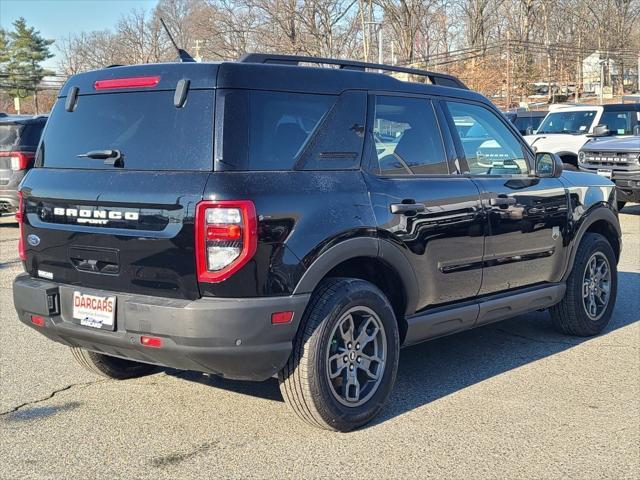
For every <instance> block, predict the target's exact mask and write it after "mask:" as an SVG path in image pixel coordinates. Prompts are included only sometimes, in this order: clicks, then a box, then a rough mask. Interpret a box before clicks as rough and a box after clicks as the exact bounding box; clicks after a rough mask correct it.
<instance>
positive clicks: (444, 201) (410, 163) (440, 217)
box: [366, 94, 484, 310]
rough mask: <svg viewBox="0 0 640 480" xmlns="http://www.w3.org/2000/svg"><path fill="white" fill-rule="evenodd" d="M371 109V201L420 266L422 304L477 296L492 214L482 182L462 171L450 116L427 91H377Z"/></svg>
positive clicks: (381, 224) (381, 222)
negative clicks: (486, 213) (446, 129)
mask: <svg viewBox="0 0 640 480" xmlns="http://www.w3.org/2000/svg"><path fill="white" fill-rule="evenodd" d="M369 112H371V113H370V118H369V128H368V132H367V135H368V138H369V140H368V142H367V143H368V145H369V147H368V151H369V156H370V159H371V164H370V168H369V170H370V172H369V173H368V174H366V180H367V183H368V185H369V191H370V192H371V203H372V205H373V208H374V213H375V217H376V221H377V224H378V229H379V232H380V235H381V236H382V239H383V240H384V241H389V242H391V243H393V244H394V245H396V246H398V247H399V248H400V249H401V251H402V252H403V253H404V255H405V256H406V257H407V259H408V260H409V262H410V264H411V265H412V266H413V268H414V271H415V274H416V277H417V279H418V289H419V301H418V305H417V309H418V310H420V309H423V308H425V307H427V306H431V305H437V304H442V303H447V302H452V301H456V300H461V299H465V298H472V297H474V296H475V295H476V294H477V293H478V290H479V289H480V284H481V280H482V255H483V244H484V238H483V233H484V232H483V226H484V218H483V216H482V208H481V205H480V195H479V191H478V188H477V187H476V185H475V184H474V183H473V182H472V181H471V180H470V179H469V178H465V177H463V176H462V175H458V174H457V172H456V167H455V164H454V162H453V154H454V152H453V145H452V144H451V143H450V137H448V135H442V133H441V124H442V122H443V120H444V119H443V118H440V119H439V118H438V117H439V112H438V111H437V110H436V109H434V105H433V103H432V101H431V100H430V99H429V98H425V97H404V96H395V95H394V96H390V95H385V94H381V95H377V96H372V97H371V100H370V108H369Z"/></svg>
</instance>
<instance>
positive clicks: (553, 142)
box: [524, 104, 640, 170]
mask: <svg viewBox="0 0 640 480" xmlns="http://www.w3.org/2000/svg"><path fill="white" fill-rule="evenodd" d="M636 125H640V104H610V105H557V106H552V107H551V108H550V110H549V113H548V114H547V116H546V117H545V118H544V120H543V121H542V123H541V124H540V127H538V130H537V131H536V132H535V133H534V134H532V135H526V136H525V137H524V138H525V139H526V140H527V142H529V145H531V146H532V147H535V148H536V149H537V150H538V151H543V152H551V153H555V154H557V155H559V156H560V158H561V159H562V162H563V163H564V164H565V165H564V167H565V169H566V170H578V151H579V150H580V148H582V146H583V145H584V144H585V143H587V141H589V139H590V136H594V135H597V136H608V135H633V129H634V127H635V126H636ZM596 127H599V128H597V129H596Z"/></svg>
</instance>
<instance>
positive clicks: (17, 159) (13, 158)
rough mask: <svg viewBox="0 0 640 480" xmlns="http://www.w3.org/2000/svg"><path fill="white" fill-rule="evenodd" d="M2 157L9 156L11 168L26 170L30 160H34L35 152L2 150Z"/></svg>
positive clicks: (0, 155) (0, 154)
mask: <svg viewBox="0 0 640 480" xmlns="http://www.w3.org/2000/svg"><path fill="white" fill-rule="evenodd" d="M0 157H4V158H7V157H8V158H9V162H10V167H11V170H15V171H17V170H26V169H27V167H28V166H29V161H30V160H33V157H34V154H33V153H23V152H0Z"/></svg>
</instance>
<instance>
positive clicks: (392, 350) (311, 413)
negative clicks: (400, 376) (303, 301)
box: [278, 278, 400, 432]
mask: <svg viewBox="0 0 640 480" xmlns="http://www.w3.org/2000/svg"><path fill="white" fill-rule="evenodd" d="M349 315H350V316H351V322H350V321H349V320H348V317H349ZM376 326H377V327H378V329H377V331H376V328H375V327H376ZM351 327H353V328H351ZM340 329H342V330H340ZM363 330H364V333H363ZM345 332H346V333H345ZM350 332H351V335H350ZM367 333H368V334H369V335H368V337H365V336H364V334H367ZM354 337H355V339H358V338H365V339H366V338H369V337H370V338H372V339H370V340H368V341H367V342H366V343H363V344H362V345H360V344H359V343H358V342H355V340H354V341H353V342H347V339H354ZM383 339H384V341H383ZM399 342H400V340H399V333H398V324H397V322H396V318H395V314H394V312H393V309H392V308H391V305H390V304H389V301H388V300H387V298H386V297H385V295H384V294H383V293H382V292H381V291H380V290H379V289H378V288H377V287H376V286H375V285H373V284H371V283H369V282H366V281H364V280H359V279H352V278H331V279H327V280H323V281H322V282H321V283H320V285H318V287H317V288H316V290H315V292H314V294H313V295H312V297H311V300H310V302H309V305H308V306H307V309H306V311H305V313H304V316H303V318H302V322H301V324H300V327H299V329H298V333H297V335H296V338H295V339H294V342H293V351H292V353H291V357H290V358H289V361H288V363H287V364H286V365H285V367H284V368H283V369H282V370H281V371H280V373H279V374H278V379H279V383H280V391H281V392H282V396H283V397H284V399H285V402H286V403H287V404H288V405H289V407H290V408H291V409H292V410H293V411H294V412H295V413H296V414H297V415H298V416H299V417H300V418H301V419H302V420H304V421H305V422H307V423H308V424H310V425H312V426H314V427H319V428H323V429H327V430H333V431H340V432H348V431H350V430H353V429H355V428H358V427H361V426H362V425H364V424H366V423H367V422H369V421H370V420H371V419H372V418H373V417H375V416H376V415H377V414H378V412H379V411H380V409H381V408H382V407H383V406H384V404H385V403H386V402H387V400H388V398H389V395H390V393H391V390H392V388H393V384H394V382H395V379H396V373H397V370H398V358H399V351H400V347H399ZM349 345H350V346H351V349H348V348H346V347H348V346H349ZM381 352H382V355H380V354H381ZM343 354H344V356H343ZM360 355H362V357H360ZM376 356H378V358H380V356H381V357H382V358H384V362H381V361H380V360H379V359H378V360H377V361H370V359H373V358H375V357H376ZM329 358H333V359H334V360H332V361H330V360H329ZM345 358H346V359H347V362H345V361H344V359H345ZM361 362H362V363H361ZM352 366H353V369H352ZM367 368H368V371H369V373H370V374H369V375H367V374H366V371H367ZM336 372H339V374H338V375H336V377H335V378H334V379H333V380H331V379H330V375H331V374H332V373H333V374H336ZM352 372H355V373H352ZM354 378H355V380H354ZM360 382H362V384H361V383H360ZM355 383H357V384H358V387H357V388H356V387H355ZM345 386H346V387H347V388H345ZM356 394H357V395H356Z"/></svg>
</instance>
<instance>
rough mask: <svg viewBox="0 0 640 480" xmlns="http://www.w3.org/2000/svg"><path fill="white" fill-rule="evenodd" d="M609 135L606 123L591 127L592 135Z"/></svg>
mask: <svg viewBox="0 0 640 480" xmlns="http://www.w3.org/2000/svg"><path fill="white" fill-rule="evenodd" d="M608 135H609V126H608V125H596V126H595V127H593V133H592V134H591V136H592V137H606V136H608Z"/></svg>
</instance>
